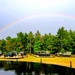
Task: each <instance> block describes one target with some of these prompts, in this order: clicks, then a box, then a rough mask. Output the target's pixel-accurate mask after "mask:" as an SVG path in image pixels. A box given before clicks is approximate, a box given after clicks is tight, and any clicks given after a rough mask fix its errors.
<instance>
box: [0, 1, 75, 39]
mask: <svg viewBox="0 0 75 75" xmlns="http://www.w3.org/2000/svg"><path fill="white" fill-rule="evenodd" d="M62 26H63V27H65V29H67V30H70V29H72V30H75V0H0V39H4V38H6V37H7V36H11V37H15V36H16V33H18V32H27V33H29V32H30V31H32V32H33V33H35V32H36V31H37V30H39V31H40V33H41V34H45V33H52V34H54V35H55V34H56V33H57V30H58V29H59V28H60V27H62Z"/></svg>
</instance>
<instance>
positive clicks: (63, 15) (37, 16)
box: [0, 14, 75, 32]
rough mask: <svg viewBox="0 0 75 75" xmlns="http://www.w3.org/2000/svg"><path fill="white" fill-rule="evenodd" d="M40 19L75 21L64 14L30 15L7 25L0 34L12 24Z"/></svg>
mask: <svg viewBox="0 0 75 75" xmlns="http://www.w3.org/2000/svg"><path fill="white" fill-rule="evenodd" d="M42 17H64V18H68V19H71V20H75V17H74V16H69V15H66V14H37V15H31V16H26V17H22V18H19V19H17V20H15V21H13V22H11V23H9V24H7V25H6V26H4V27H3V28H2V29H1V30H0V32H2V31H4V30H6V29H8V28H9V27H10V26H12V25H14V24H17V23H19V22H21V21H23V20H29V19H36V18H42Z"/></svg>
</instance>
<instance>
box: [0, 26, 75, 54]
mask: <svg viewBox="0 0 75 75" xmlns="http://www.w3.org/2000/svg"><path fill="white" fill-rule="evenodd" d="M42 50H43V51H46V50H48V51H50V52H51V53H57V52H65V51H71V52H72V53H73V54H74V53H75V31H72V30H69V31H67V30H65V28H64V27H61V28H59V29H58V31H57V33H56V35H52V34H51V33H49V34H44V35H41V33H40V32H39V31H37V32H36V33H35V34H33V33H32V31H30V32H29V33H23V32H19V33H17V37H15V38H12V37H10V36H8V37H6V39H1V40H0V51H2V52H3V53H4V52H10V51H17V52H20V51H28V52H29V53H34V52H36V51H42Z"/></svg>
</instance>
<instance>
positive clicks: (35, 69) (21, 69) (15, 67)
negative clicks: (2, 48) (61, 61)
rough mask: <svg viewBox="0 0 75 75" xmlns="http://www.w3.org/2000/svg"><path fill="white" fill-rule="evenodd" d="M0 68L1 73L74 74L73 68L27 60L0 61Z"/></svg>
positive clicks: (31, 74) (24, 74)
mask: <svg viewBox="0 0 75 75" xmlns="http://www.w3.org/2000/svg"><path fill="white" fill-rule="evenodd" d="M0 69H2V70H0V74H1V73H2V72H3V71H4V72H3V74H1V75H8V74H5V73H6V72H7V73H8V72H11V73H12V74H9V75H75V69H71V68H66V67H60V66H56V65H47V64H40V63H39V64H38V63H28V62H10V61H7V62H0ZM13 72H14V74H13Z"/></svg>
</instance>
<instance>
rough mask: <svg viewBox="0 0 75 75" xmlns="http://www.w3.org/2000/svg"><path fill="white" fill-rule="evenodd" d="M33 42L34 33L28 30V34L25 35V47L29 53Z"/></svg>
mask: <svg viewBox="0 0 75 75" xmlns="http://www.w3.org/2000/svg"><path fill="white" fill-rule="evenodd" d="M33 42H34V35H33V33H32V32H31V31H30V32H29V34H28V36H27V49H29V52H30V54H31V51H32V45H33Z"/></svg>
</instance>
